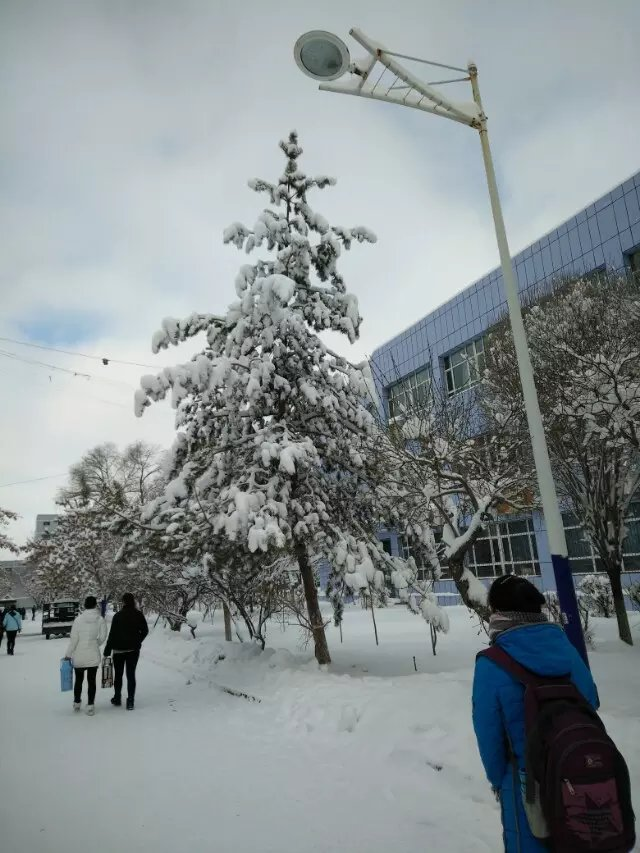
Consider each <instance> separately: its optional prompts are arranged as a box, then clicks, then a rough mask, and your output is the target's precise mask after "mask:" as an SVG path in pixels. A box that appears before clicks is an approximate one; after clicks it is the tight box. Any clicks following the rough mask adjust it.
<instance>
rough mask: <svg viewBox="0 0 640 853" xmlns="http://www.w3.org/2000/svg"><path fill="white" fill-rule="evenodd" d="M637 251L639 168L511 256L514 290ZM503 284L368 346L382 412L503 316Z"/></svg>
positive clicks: (493, 283) (492, 278)
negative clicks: (399, 392)
mask: <svg viewBox="0 0 640 853" xmlns="http://www.w3.org/2000/svg"><path fill="white" fill-rule="evenodd" d="M638 251H640V172H638V173H637V174H635V175H633V176H632V177H631V178H629V179H628V180H626V181H624V182H623V183H622V184H620V185H619V186H617V187H615V188H614V189H613V190H611V192H609V193H606V194H605V195H604V196H602V197H601V198H599V199H598V200H597V201H595V202H594V203H593V204H590V205H589V206H588V207H586V208H585V209H584V210H581V211H580V212H579V213H577V214H576V215H575V216H573V217H572V218H571V219H568V220H567V221H566V222H563V223H562V225H560V226H559V227H558V228H555V229H554V230H553V231H550V232H549V233H548V234H545V235H544V237H541V238H540V239H539V240H537V241H536V242H535V243H532V244H531V245H530V246H527V248H526V249H524V250H523V251H522V252H520V253H519V254H517V255H516V256H515V257H514V259H513V260H514V264H515V269H516V274H517V279H518V288H519V290H520V293H521V294H522V297H523V299H525V300H526V299H531V298H534V297H535V296H536V295H539V294H540V293H543V292H544V289H545V286H548V285H549V284H550V283H551V282H552V281H553V280H554V279H557V278H558V277H559V276H562V275H575V274H581V273H584V274H587V273H590V272H593V271H596V270H599V269H603V268H605V267H608V268H611V269H616V270H621V269H624V268H625V267H628V266H630V265H632V263H633V264H634V265H635V266H634V268H635V269H638V267H637V264H638V262H639V260H640V256H638V255H635V253H636V252H638ZM634 255H635V257H634ZM503 290H504V288H503V281H502V273H501V271H500V270H499V269H495V270H492V271H491V272H490V273H488V274H487V275H485V276H483V277H482V278H481V279H479V280H478V281H476V282H474V283H473V284H472V285H470V286H469V287H468V288H466V290H463V291H462V292H461V293H459V294H458V295H457V296H454V297H453V298H452V299H449V300H448V301H447V302H445V303H444V304H443V305H441V306H440V307H439V308H437V309H436V310H435V311H433V312H432V313H431V314H428V315H426V316H425V317H423V318H422V319H421V320H419V321H418V322H417V323H414V324H413V325H412V326H410V327H409V328H408V329H405V331H403V332H401V333H400V334H399V335H396V336H395V337H394V338H392V339H391V340H390V341H388V342H387V343H385V344H383V345H382V346H380V347H379V348H378V349H376V350H375V351H374V353H373V356H372V359H371V366H372V373H373V376H374V379H375V382H376V386H377V390H378V393H379V396H380V399H381V401H382V405H383V407H384V409H385V413H386V414H387V415H388V414H389V386H391V385H393V384H394V383H395V382H397V381H399V380H401V379H403V378H405V377H407V376H409V375H410V374H412V373H413V372H414V371H419V370H421V369H423V368H424V367H425V366H428V365H430V367H431V370H432V373H433V378H434V379H435V381H437V382H439V383H442V382H444V360H445V357H446V356H448V355H450V354H451V353H453V352H455V351H456V350H457V349H459V348H460V347H461V346H463V345H465V344H467V343H469V342H471V341H473V340H474V339H476V338H478V337H479V336H481V335H482V334H484V333H485V332H486V331H487V330H488V329H489V328H490V327H491V326H493V325H494V324H495V323H496V321H498V320H499V319H500V318H501V317H503V316H505V314H506V311H507V305H506V301H505V298H504V292H503ZM533 523H534V529H535V537H536V544H537V550H538V560H539V563H540V581H539V583H540V584H541V586H542V587H543V588H545V589H554V588H555V582H554V578H553V569H552V566H551V557H550V553H549V547H548V543H547V536H546V531H545V528H544V518H543V517H542V516H541V515H540V514H537V513H535V514H534V515H533ZM385 537H386V538H391V540H392V541H393V543H394V545H393V549H394V553H397V548H398V543H397V539H396V538H394V537H393V535H392V534H389V532H388V531H386V532H383V533H381V538H385ZM638 580H640V575H639V574H633V573H631V572H628V573H625V583H627V584H628V583H630V582H632V581H634V582H637V581H638ZM488 582H489V579H487V583H488ZM439 586H440V591H441V593H442V603H457V597H456V595H455V587H454V586H453V584H452V582H446V581H443V582H441V583H440V585H439Z"/></svg>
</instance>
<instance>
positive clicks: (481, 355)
mask: <svg viewBox="0 0 640 853" xmlns="http://www.w3.org/2000/svg"><path fill="white" fill-rule="evenodd" d="M485 343H486V341H485V335H478V337H475V338H472V339H471V340H470V341H467V342H466V343H464V344H462V345H461V346H459V347H458V348H457V349H455V350H453V351H452V352H450V353H447V355H445V356H443V359H442V369H443V375H444V385H445V388H446V390H447V397H454V396H455V395H456V394H461V393H462V392H463V391H467V390H468V389H469V388H472V387H473V386H474V385H477V384H478V382H480V381H481V379H482V373H483V371H484V369H485V364H486V361H485V358H486V357H485ZM478 345H480V346H478ZM454 360H455V363H454ZM456 371H457V372H458V374H460V373H462V376H463V377H464V378H463V381H462V382H461V383H460V382H459V380H457V379H456Z"/></svg>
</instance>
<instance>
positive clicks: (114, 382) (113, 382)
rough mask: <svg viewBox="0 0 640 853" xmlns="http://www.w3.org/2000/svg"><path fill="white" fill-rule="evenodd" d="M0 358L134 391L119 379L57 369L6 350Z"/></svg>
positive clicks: (1, 353)
mask: <svg viewBox="0 0 640 853" xmlns="http://www.w3.org/2000/svg"><path fill="white" fill-rule="evenodd" d="M0 356H4V357H5V358H11V359H13V360H14V361H22V362H24V364H34V365H36V366H37V367H46V368H47V369H48V370H55V371H57V372H58V373H67V374H69V375H71V376H75V377H78V378H79V379H95V380H96V381H97V382H107V383H109V384H110V385H123V386H124V387H125V388H128V389H129V390H134V389H133V386H132V385H130V384H129V383H128V382H123V381H122V380H120V379H109V378H107V377H105V376H96V375H95V374H94V373H82V372H81V371H79V370H70V369H69V368H67V367H59V366H58V365H57V364H49V363H48V362H46V361H38V360H37V359H33V358H23V357H22V356H21V355H17V354H16V353H15V352H8V351H7V350H1V349H0Z"/></svg>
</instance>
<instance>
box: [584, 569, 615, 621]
mask: <svg viewBox="0 0 640 853" xmlns="http://www.w3.org/2000/svg"><path fill="white" fill-rule="evenodd" d="M578 590H579V592H580V596H581V598H582V600H583V601H584V602H585V604H586V606H587V607H588V608H589V612H590V613H591V615H592V616H603V617H604V618H605V619H610V618H611V617H612V616H614V615H615V612H616V609H615V605H614V603H613V593H612V592H611V584H610V583H609V579H608V578H607V577H606V576H605V575H587V576H586V577H584V578H583V579H582V580H581V581H580V584H579V586H578Z"/></svg>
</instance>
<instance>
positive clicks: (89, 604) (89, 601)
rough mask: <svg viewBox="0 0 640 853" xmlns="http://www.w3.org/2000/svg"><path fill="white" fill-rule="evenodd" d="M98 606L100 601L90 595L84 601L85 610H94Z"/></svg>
mask: <svg viewBox="0 0 640 853" xmlns="http://www.w3.org/2000/svg"><path fill="white" fill-rule="evenodd" d="M97 606H98V599H97V598H96V597H95V595H88V596H87V597H86V598H85V600H84V609H85V610H93V609H94V608H95V607H97Z"/></svg>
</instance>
